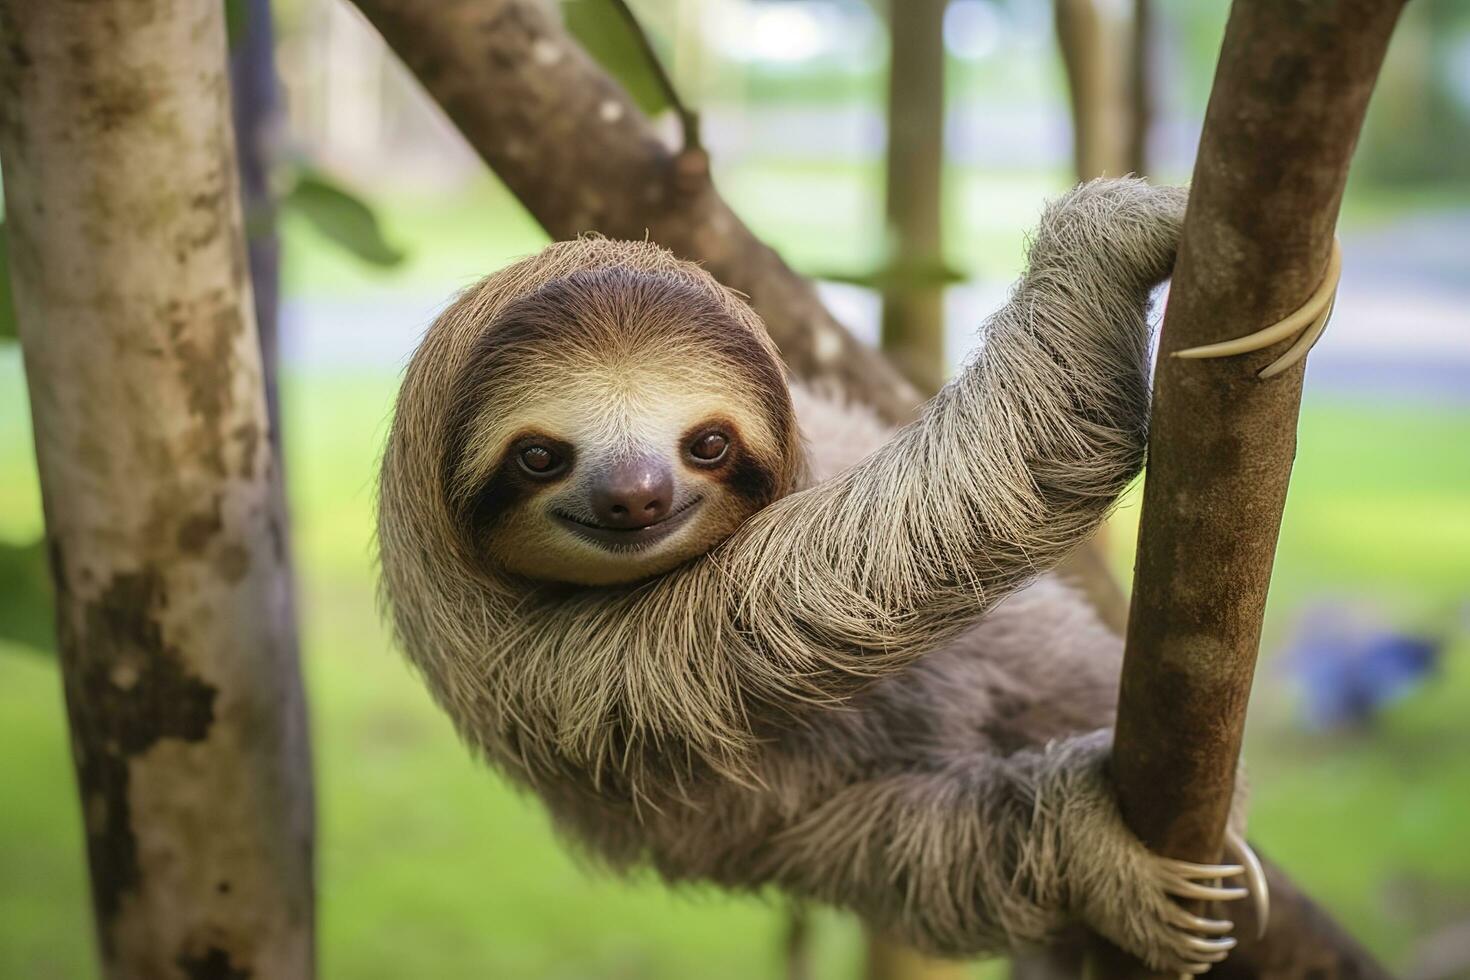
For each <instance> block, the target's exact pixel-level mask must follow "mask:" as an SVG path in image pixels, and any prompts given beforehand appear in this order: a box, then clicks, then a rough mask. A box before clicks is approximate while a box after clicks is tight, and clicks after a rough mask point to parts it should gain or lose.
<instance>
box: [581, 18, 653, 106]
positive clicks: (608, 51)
mask: <svg viewBox="0 0 1470 980" xmlns="http://www.w3.org/2000/svg"><path fill="white" fill-rule="evenodd" d="M562 18H563V20H564V21H565V22H566V26H567V30H568V31H569V32H570V33H571V35H572V37H574V38H576V39H577V43H578V44H580V45H581V46H582V47H583V48H584V49H585V50H586V52H587V53H588V54H590V55H591V56H592V57H593V58H594V59H596V61H597V63H598V64H599V65H601V66H602V67H603V68H604V69H606V70H607V73H608V74H609V75H612V76H613V77H614V78H616V79H617V80H618V83H619V84H620V85H622V86H623V88H624V89H626V90H627V92H628V94H629V95H630V96H632V98H633V101H634V102H636V103H638V107H639V108H641V109H642V110H643V111H644V112H646V113H648V114H649V115H655V114H657V113H659V112H662V111H663V110H665V109H668V108H670V106H669V102H668V99H666V98H665V97H664V90H663V87H662V86H661V85H660V84H659V81H658V74H657V72H656V71H655V69H654V67H653V65H651V64H650V63H649V60H648V54H647V52H645V51H644V50H643V46H642V44H641V43H640V42H639V40H638V34H637V33H636V32H635V31H634V30H633V28H632V26H631V25H630V24H629V23H628V21H627V18H625V17H624V16H623V14H622V12H621V11H619V10H618V9H617V8H616V6H614V4H613V2H612V0H562ZM642 23H643V24H644V30H645V31H646V30H647V29H648V27H647V21H646V19H645V20H643V21H642Z"/></svg>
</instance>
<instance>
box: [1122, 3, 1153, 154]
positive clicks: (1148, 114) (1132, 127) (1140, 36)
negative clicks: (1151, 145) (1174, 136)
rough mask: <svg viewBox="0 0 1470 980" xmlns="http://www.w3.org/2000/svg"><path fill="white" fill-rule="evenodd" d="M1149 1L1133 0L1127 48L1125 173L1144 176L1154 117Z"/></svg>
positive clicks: (1151, 8)
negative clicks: (1131, 25) (1131, 24)
mask: <svg viewBox="0 0 1470 980" xmlns="http://www.w3.org/2000/svg"><path fill="white" fill-rule="evenodd" d="M1153 34H1154V15H1153V0H1133V39H1132V43H1131V44H1130V45H1129V49H1128V64H1129V69H1130V71H1129V75H1128V134H1127V137H1128V143H1127V156H1126V157H1125V158H1124V159H1125V164H1126V166H1127V168H1128V172H1129V173H1132V174H1136V175H1137V176H1139V177H1147V176H1148V136H1149V130H1150V129H1151V128H1152V126H1153V119H1154V92H1153V74H1154V73H1153V67H1154V61H1153V48H1154V44H1153Z"/></svg>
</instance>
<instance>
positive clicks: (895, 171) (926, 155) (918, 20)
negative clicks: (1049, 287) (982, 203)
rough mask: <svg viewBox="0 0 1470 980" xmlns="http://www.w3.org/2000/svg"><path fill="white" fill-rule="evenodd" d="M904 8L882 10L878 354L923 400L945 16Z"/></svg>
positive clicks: (936, 299) (933, 0)
mask: <svg viewBox="0 0 1470 980" xmlns="http://www.w3.org/2000/svg"><path fill="white" fill-rule="evenodd" d="M947 5H948V0H903V2H902V3H892V4H890V9H889V34H890V37H891V39H892V40H891V43H890V50H891V52H892V53H891V55H890V57H889V62H888V167H887V193H886V208H887V218H888V241H887V255H888V258H887V262H888V265H889V273H890V274H889V276H888V277H887V278H888V280H889V285H888V287H887V288H886V289H885V290H884V294H883V321H882V347H883V352H884V353H885V354H887V355H888V359H889V360H890V361H892V362H893V363H894V364H895V365H896V366H897V367H898V369H899V370H900V371H901V372H903V375H904V377H906V378H908V379H909V381H911V382H913V384H914V385H915V386H916V387H917V388H918V389H919V390H920V391H923V392H934V391H938V390H939V386H940V385H942V384H944V377H945V373H946V371H945V358H944V288H943V284H942V283H941V282H940V279H939V276H938V271H939V270H940V269H941V268H943V265H944V229H943V221H942V218H941V215H942V198H943V195H944V8H945V7H946V6H947Z"/></svg>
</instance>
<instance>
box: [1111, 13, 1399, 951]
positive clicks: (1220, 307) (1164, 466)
mask: <svg viewBox="0 0 1470 980" xmlns="http://www.w3.org/2000/svg"><path fill="white" fill-rule="evenodd" d="M1401 6H1402V2H1401V0H1324V2H1316V3H1300V2H1291V3H1284V2H1281V0H1236V2H1235V4H1234V6H1233V7H1232V9H1231V15H1230V21H1229V24H1228V26H1227V28H1226V32H1225V40H1224V44H1223V47H1222V50H1221V55H1220V63H1219V67H1218V68H1217V70H1216V75H1215V85H1214V90H1213V92H1212V94H1211V96H1210V105H1209V109H1208V111H1207V113H1206V116H1205V126H1204V133H1203V136H1202V138H1201V141H1200V150H1199V156H1198V159H1197V161H1196V164H1195V172H1194V181H1193V190H1192V193H1191V196H1190V202H1189V211H1188V214H1187V216H1186V219H1185V224H1184V234H1183V241H1182V244H1181V248H1180V253H1179V259H1178V263H1177V265H1176V266H1175V270H1174V284H1173V290H1172V292H1171V295H1170V301H1169V308H1168V311H1167V313H1166V316H1165V319H1164V330H1163V336H1162V339H1161V342H1160V353H1159V367H1158V371H1157V374H1156V376H1155V381H1154V408H1153V418H1152V424H1151V430H1150V438H1149V467H1148V475H1147V481H1146V483H1145V485H1144V500H1143V515H1142V520H1141V526H1140V533H1139V543H1138V569H1137V577H1136V582H1135V589H1134V593H1133V607H1132V614H1131V616H1130V618H1129V629H1128V645H1127V655H1126V658H1125V662H1124V666H1123V683H1122V694H1121V701H1120V704H1119V708H1118V725H1117V734H1116V740H1115V748H1114V756H1113V774H1114V777H1115V779H1116V781H1117V783H1118V788H1119V794H1120V798H1121V803H1122V807H1123V813H1124V816H1125V818H1126V819H1127V821H1128V823H1129V825H1130V826H1131V827H1132V828H1133V829H1134V830H1135V831H1136V832H1137V833H1138V835H1139V836H1140V837H1141V838H1142V839H1143V840H1144V842H1145V843H1147V844H1148V845H1149V846H1150V847H1151V848H1153V849H1154V850H1156V851H1158V852H1159V853H1161V854H1165V855H1168V856H1170V857H1175V858H1183V859H1186V860H1192V861H1215V860H1217V859H1218V858H1219V856H1220V842H1221V834H1222V832H1223V829H1224V826H1225V820H1226V816H1227V813H1228V810H1229V807H1230V802H1231V797H1232V788H1233V785H1234V780H1235V767H1236V760H1237V757H1238V756H1239V752H1240V742H1241V734H1242V731H1243V729H1244V723H1245V710H1246V701H1247V698H1248V697H1249V695H1250V687H1251V678H1252V675H1253V673H1254V669H1255V659H1256V651H1257V646H1258V643H1259V640H1260V629H1261V619H1262V614H1263V611H1264V608H1265V602H1266V590H1267V586H1268V584H1269V582H1270V577H1271V566H1272V562H1273V560H1274V557H1275V550H1276V538H1277V532H1278V530H1279V528H1280V522H1281V511H1282V506H1283V504H1284V503H1285V499H1286V488H1287V482H1288V480H1289V477H1290V473H1291V462H1292V457H1293V455H1294V454H1295V449H1296V418H1297V408H1298V402H1299V400H1300V395H1301V379H1302V370H1301V368H1300V367H1297V368H1294V369H1293V370H1291V371H1289V372H1287V373H1285V374H1283V375H1280V376H1278V377H1275V378H1272V379H1270V380H1268V381H1260V380H1258V379H1257V377H1256V372H1258V371H1259V370H1260V369H1261V368H1262V367H1264V366H1265V365H1266V364H1268V363H1270V361H1271V360H1272V359H1273V358H1274V357H1276V356H1278V355H1280V354H1281V353H1282V351H1283V350H1284V349H1285V347H1286V346H1289V343H1290V342H1289V341H1288V342H1286V343H1284V344H1281V345H1277V346H1276V347H1275V348H1273V349H1271V350H1268V351H1265V352H1261V353H1257V354H1253V355H1249V356H1242V357H1236V358H1228V359H1221V360H1209V361H1181V360H1178V359H1174V358H1171V357H1170V356H1169V355H1170V353H1171V352H1172V351H1175V350H1178V349H1180V348H1183V347H1190V346H1195V345H1199V344H1206V343H1212V342H1215V341H1219V340H1224V339H1227V338H1232V337H1236V336H1240V335H1243V334H1247V333H1250V332H1252V331H1254V330H1256V329H1259V328H1260V327H1262V326H1264V325H1266V324H1269V323H1272V322H1274V321H1276V320H1278V319H1280V318H1281V317H1283V316H1285V315H1287V314H1288V313H1290V312H1292V311H1293V310H1295V309H1296V308H1297V307H1299V306H1300V305H1301V303H1302V302H1303V300H1304V299H1305V298H1306V297H1307V296H1308V295H1309V294H1310V293H1311V292H1312V291H1313V289H1315V288H1316V286H1317V285H1318V283H1319V282H1320V280H1321V278H1322V275H1323V270H1324V268H1325V267H1326V264H1327V258H1328V254H1329V251H1330V249H1331V246H1332V236H1333V229H1334V227H1335V225H1336V223H1337V213H1338V207H1339V204H1340V202H1341V198H1342V191H1343V186H1344V184H1345V182H1346V179H1347V172H1348V163H1349V161H1350V159H1351V157H1352V152H1353V147H1354V145H1355V143H1356V140H1357V136H1358V131H1359V128H1360V126H1361V124H1362V120H1363V114H1364V112H1365V110H1366V108H1367V105H1368V97H1369V95H1370V94H1371V92H1372V89H1373V82H1374V79H1375V78H1376V76H1377V74H1378V68H1379V65H1380V64H1381V62H1382V60H1383V55H1384V51H1385V50H1386V48H1387V46H1388V40H1389V36H1390V34H1391V33H1392V31H1393V25H1394V22H1395V20H1396V18H1397V16H1398V13H1399V10H1400V8H1401ZM1284 897H1285V896H1283V898H1284ZM1310 925H1311V923H1310V922H1309V921H1308V920H1306V919H1304V918H1302V917H1300V916H1296V915H1292V914H1284V915H1276V916H1273V918H1272V920H1271V924H1270V930H1269V932H1268V934H1267V936H1266V939H1265V940H1264V941H1263V942H1261V943H1251V942H1248V941H1243V942H1242V948H1241V949H1239V950H1237V951H1236V952H1235V953H1234V954H1232V957H1231V961H1230V963H1229V965H1230V967H1231V968H1232V969H1234V970H1245V971H1247V973H1248V975H1253V976H1301V975H1312V976H1317V977H1336V976H1353V975H1372V974H1373V973H1374V971H1375V970H1376V969H1377V968H1376V966H1375V965H1373V964H1372V963H1371V961H1370V960H1365V958H1364V957H1363V954H1362V953H1361V950H1357V949H1355V948H1353V949H1349V948H1346V945H1345V944H1342V943H1339V941H1338V940H1339V937H1338V935H1337V934H1335V933H1334V932H1332V931H1330V930H1321V931H1317V932H1313V931H1311V930H1310V928H1308V927H1309V926H1310ZM1282 951H1290V953H1291V955H1290V956H1287V957H1284V958H1283V957H1282V956H1281V955H1280V954H1281V952H1282ZM1252 964H1254V966H1252ZM1101 967H1102V969H1103V975H1117V976H1145V975H1148V974H1147V972H1146V971H1145V970H1143V968H1141V967H1139V966H1138V965H1137V964H1126V963H1122V964H1120V963H1118V962H1116V961H1110V962H1107V963H1104V964H1101ZM1239 975H1246V974H1239Z"/></svg>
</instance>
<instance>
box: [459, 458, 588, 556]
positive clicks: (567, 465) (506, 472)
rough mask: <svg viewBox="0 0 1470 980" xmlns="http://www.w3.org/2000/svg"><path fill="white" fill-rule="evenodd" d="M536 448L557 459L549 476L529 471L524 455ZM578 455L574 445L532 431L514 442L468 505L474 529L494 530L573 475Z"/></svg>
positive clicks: (468, 518) (466, 512)
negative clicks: (507, 516)
mask: <svg viewBox="0 0 1470 980" xmlns="http://www.w3.org/2000/svg"><path fill="white" fill-rule="evenodd" d="M532 447H541V448H544V449H545V450H546V451H547V452H548V453H549V454H551V456H553V457H554V459H555V460H556V462H555V465H554V467H553V468H550V469H548V470H547V471H546V472H545V473H537V472H534V471H532V470H528V468H527V467H526V465H525V463H524V462H523V459H522V453H523V452H524V451H525V450H527V449H528V448H532ZM575 456H576V454H575V452H574V450H573V449H572V445H571V443H569V442H566V441H564V440H561V439H556V438H553V437H551V436H546V435H541V434H540V433H534V432H528V433H525V434H523V435H520V436H517V437H516V438H515V439H512V440H511V441H510V443H509V444H508V445H507V447H506V450H505V452H504V453H503V454H502V456H501V459H500V462H499V463H498V464H497V465H496V467H495V470H494V471H493V472H492V473H491V474H490V476H489V477H488V478H487V479H486V480H485V481H484V482H483V483H481V484H480V486H479V488H478V489H477V490H475V491H474V493H473V494H472V495H471V496H470V498H469V500H468V501H467V502H466V506H465V508H464V510H463V514H464V518H465V520H466V521H467V523H468V524H469V527H470V529H471V530H472V531H473V532H474V533H475V534H476V536H478V535H480V534H483V533H484V532H486V531H488V530H490V529H491V528H492V527H494V526H495V524H496V523H498V522H499V521H500V519H501V518H502V517H504V516H505V514H506V513H508V512H509V511H510V510H512V509H513V508H514V507H515V506H516V505H517V504H520V503H522V502H523V501H525V500H527V499H528V498H530V497H533V496H535V495H536V494H537V493H539V492H540V491H542V490H544V489H545V488H546V487H548V486H550V485H551V484H553V483H557V482H559V481H560V480H561V479H562V478H563V477H565V476H566V475H567V474H568V473H570V472H571V470H572V463H573V461H574V459H575Z"/></svg>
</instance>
